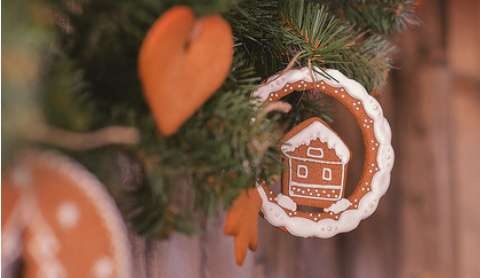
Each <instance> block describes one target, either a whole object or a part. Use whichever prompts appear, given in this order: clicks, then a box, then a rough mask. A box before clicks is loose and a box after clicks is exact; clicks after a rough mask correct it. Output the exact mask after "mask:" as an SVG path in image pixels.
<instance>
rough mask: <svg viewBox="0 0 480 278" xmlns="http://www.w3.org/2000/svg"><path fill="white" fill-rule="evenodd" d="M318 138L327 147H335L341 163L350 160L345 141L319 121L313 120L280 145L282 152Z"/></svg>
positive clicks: (292, 149)
mask: <svg viewBox="0 0 480 278" xmlns="http://www.w3.org/2000/svg"><path fill="white" fill-rule="evenodd" d="M315 139H320V141H322V142H323V143H326V144H327V146H328V148H330V149H335V152H336V153H337V156H338V157H339V158H340V160H341V161H342V163H343V164H346V163H347V162H348V161H349V160H350V151H349V150H348V148H347V146H346V145H345V143H344V142H343V141H342V140H341V139H340V138H339V137H338V135H337V134H335V132H333V131H332V130H331V129H330V128H328V127H327V126H325V125H324V124H323V123H322V122H320V121H313V122H312V123H310V125H308V126H307V127H305V128H303V129H302V130H301V131H300V132H298V133H297V134H295V135H294V136H292V137H291V138H290V139H288V140H287V141H286V142H285V143H284V144H283V145H282V147H281V149H282V151H283V152H290V151H294V150H295V149H296V148H298V147H299V146H301V145H308V144H309V143H310V142H311V141H312V140H315Z"/></svg>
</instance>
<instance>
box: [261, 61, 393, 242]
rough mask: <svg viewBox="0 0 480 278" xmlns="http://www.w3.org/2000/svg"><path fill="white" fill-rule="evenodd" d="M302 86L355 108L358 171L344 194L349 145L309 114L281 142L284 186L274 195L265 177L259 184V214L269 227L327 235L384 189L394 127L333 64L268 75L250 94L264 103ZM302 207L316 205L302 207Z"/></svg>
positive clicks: (346, 227) (347, 224) (352, 223)
mask: <svg viewBox="0 0 480 278" xmlns="http://www.w3.org/2000/svg"><path fill="white" fill-rule="evenodd" d="M304 90H311V91H313V92H318V93H322V94H325V95H327V96H330V97H333V98H334V99H336V100H337V101H338V102H340V103H341V104H342V105H344V106H345V107H346V108H347V109H348V110H349V111H350V112H351V113H352V115H353V116H354V118H355V119H356V121H357V124H358V125H359V126H360V129H361V132H362V137H363V141H364V145H365V156H364V162H363V172H362V175H361V177H360V179H359V180H358V182H357V184H356V186H355V188H354V190H353V192H352V193H351V194H350V195H349V196H344V195H345V176H346V171H347V167H348V161H349V160H350V156H351V154H350V151H349V149H348V147H347V146H346V144H345V143H344V142H343V141H342V140H341V138H340V137H339V136H338V135H337V134H336V133H335V131H333V130H332V129H331V128H330V127H329V126H328V125H327V124H326V123H325V122H323V121H322V120H321V119H320V118H317V117H313V118H310V119H307V120H305V121H304V122H302V123H300V124H299V125H297V126H295V127H294V128H293V129H292V130H291V131H289V132H288V133H287V134H286V135H285V136H284V137H283V139H282V140H281V146H280V150H281V153H282V156H283V161H284V162H283V163H284V171H283V173H282V192H281V193H279V194H277V195H276V194H275V193H273V191H272V190H271V189H270V186H269V185H268V184H267V183H265V182H264V181H259V182H258V184H257V190H258V192H259V195H260V196H261V199H262V212H263V215H264V217H265V219H266V220H267V221H268V222H270V223H271V224H272V225H274V226H276V227H280V228H282V229H284V230H286V231H288V232H289V233H291V234H292V235H295V236H300V237H320V238H328V237H331V236H334V235H336V234H338V233H342V232H348V231H351V230H353V229H354V228H356V227H357V226H358V224H359V222H360V220H362V219H364V218H366V217H368V216H370V215H371V214H372V213H373V212H374V211H375V209H376V207H377V204H378V201H379V199H380V198H381V197H382V195H383V194H384V193H385V192H386V190H387V189H388V186H389V183H390V172H391V169H392V167H393V161H394V153H393V149H392V146H391V143H390V141H391V131H390V126H389V124H388V122H387V120H386V119H385V117H384V116H383V112H382V108H381V107H380V104H379V103H378V102H377V101H376V100H375V98H373V97H372V96H370V95H369V94H368V93H367V91H366V90H365V88H364V87H363V86H362V85H361V84H359V83H358V82H356V81H355V80H352V79H349V78H347V77H346V76H344V75H343V74H342V73H341V72H339V71H337V70H330V69H329V70H325V71H320V70H319V69H318V68H313V70H310V69H309V68H306V67H305V68H301V69H293V70H288V71H287V72H284V73H282V74H281V75H276V76H273V77H271V78H270V79H269V80H267V81H266V82H265V84H263V85H262V86H260V87H259V88H257V90H255V91H254V92H253V94H252V96H253V97H255V98H257V99H259V100H260V101H261V102H264V103H269V102H274V101H278V100H280V99H281V98H283V97H285V96H287V95H289V94H290V93H292V92H295V91H304ZM299 205H302V206H310V207H316V208H320V209H321V210H317V211H313V210H310V211H304V210H300V209H298V206H299Z"/></svg>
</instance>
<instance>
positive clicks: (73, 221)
mask: <svg viewBox="0 0 480 278" xmlns="http://www.w3.org/2000/svg"><path fill="white" fill-rule="evenodd" d="M79 215H80V212H79V210H78V208H77V206H76V205H75V204H74V203H72V202H63V203H62V204H60V206H59V207H58V209H57V221H58V223H59V224H60V226H61V227H62V228H64V229H70V228H73V227H75V226H76V225H77V222H78V218H79Z"/></svg>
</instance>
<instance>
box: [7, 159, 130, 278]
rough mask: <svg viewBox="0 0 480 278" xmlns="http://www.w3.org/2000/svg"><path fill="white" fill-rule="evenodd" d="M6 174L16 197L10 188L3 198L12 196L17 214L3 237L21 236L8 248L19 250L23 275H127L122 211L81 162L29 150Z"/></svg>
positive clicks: (127, 247)
mask: <svg viewBox="0 0 480 278" xmlns="http://www.w3.org/2000/svg"><path fill="white" fill-rule="evenodd" d="M5 180H6V181H7V182H8V183H7V184H5V186H8V187H9V188H10V189H11V190H17V191H18V195H19V196H20V197H19V198H11V197H10V196H13V195H11V194H9V195H8V196H2V201H8V199H11V202H12V203H14V205H12V206H10V207H12V208H14V209H15V210H17V211H18V212H19V214H20V215H21V217H17V218H13V217H10V218H9V220H11V221H9V223H7V225H5V227H6V228H5V229H4V228H3V226H2V237H4V239H5V241H6V242H11V237H12V236H14V237H15V238H16V237H21V240H17V241H15V242H16V243H17V245H18V246H14V244H13V243H14V242H12V244H11V245H12V246H10V247H9V248H10V249H12V250H13V249H17V250H21V254H19V255H21V257H22V259H23V261H24V264H23V265H24V269H23V274H24V276H25V277H96V278H108V277H111V278H113V277H123V278H129V277H131V274H132V272H131V269H132V268H131V267H132V266H131V257H130V247H129V241H128V236H127V231H126V227H125V225H124V223H123V221H122V218H121V215H120V212H119V211H118V209H117V208H116V206H115V203H114V202H113V200H112V199H111V197H110V196H109V195H108V193H107V192H106V191H105V189H104V187H103V185H101V184H100V182H99V181H98V180H97V179H96V178H95V177H94V176H93V175H91V174H90V173H89V172H88V171H87V170H86V169H85V168H83V167H82V166H81V165H79V164H77V163H76V162H74V161H72V160H70V159H69V158H67V157H65V156H62V155H60V154H56V153H51V152H37V151H32V152H29V153H28V154H26V155H24V156H22V158H20V159H19V162H18V163H17V164H16V165H15V166H14V167H13V169H12V171H11V173H10V175H9V176H8V177H7V178H6V179H5ZM4 198H5V199H4ZM2 203H3V202H2ZM12 215H13V214H12ZM13 220H15V221H16V222H19V224H15V223H16V222H14V221H13ZM10 222H11V223H10ZM14 224H15V225H14ZM9 227H19V229H17V230H18V231H19V233H18V232H17V233H12V232H8V231H11V230H12V229H11V228H9ZM7 228H8V229H7ZM15 238H14V239H15ZM14 247H15V248H14ZM2 253H3V250H2Z"/></svg>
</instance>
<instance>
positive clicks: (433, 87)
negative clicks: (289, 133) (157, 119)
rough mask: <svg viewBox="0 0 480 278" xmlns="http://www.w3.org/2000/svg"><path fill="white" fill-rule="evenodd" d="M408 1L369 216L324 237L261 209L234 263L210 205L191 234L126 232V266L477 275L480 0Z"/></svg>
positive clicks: (155, 272)
mask: <svg viewBox="0 0 480 278" xmlns="http://www.w3.org/2000/svg"><path fill="white" fill-rule="evenodd" d="M420 2H421V6H420V8H419V10H418V12H419V15H420V17H421V19H422V21H423V23H422V25H421V26H419V27H416V28H414V29H413V30H410V31H408V32H406V33H405V34H402V35H401V36H399V37H398V38H397V39H396V40H397V42H398V44H399V46H400V51H399V53H398V59H397V61H396V65H397V67H398V70H394V71H393V72H392V73H391V82H390V87H389V88H387V89H386V90H385V92H384V93H383V94H382V95H381V96H380V97H379V98H380V100H381V102H382V103H383V105H384V108H385V111H386V114H387V117H388V118H389V120H390V122H391V124H392V128H393V138H394V139H393V144H394V148H395V151H396V156H397V159H396V165H395V167H394V171H393V176H392V183H391V187H390V189H389V191H388V192H387V195H386V196H385V197H384V198H383V199H382V200H381V202H380V206H379V208H378V210H377V212H376V213H375V214H374V215H373V216H371V217H370V218H368V219H366V220H364V221H363V222H362V223H361V224H360V226H359V227H358V228H357V229H356V230H355V231H353V232H351V233H348V234H343V235H339V236H336V237H334V238H333V239H328V240H325V239H299V238H295V237H292V236H289V235H288V234H286V233H283V232H280V231H278V230H277V229H274V228H273V227H272V226H270V225H269V224H268V223H266V222H265V221H264V220H263V219H261V220H260V241H259V247H258V250H257V252H256V253H255V254H253V253H249V255H248V257H247V260H246V263H245V264H244V266H243V267H237V266H236V265H235V264H234V258H233V250H232V248H233V244H232V242H231V239H230V238H227V237H225V236H223V234H222V225H223V223H222V221H223V220H222V219H223V217H221V216H219V217H218V218H217V219H215V220H212V221H210V222H209V223H208V224H207V232H206V233H204V234H202V235H199V236H196V237H192V238H189V237H185V236H182V235H174V236H173V237H172V238H171V239H170V240H168V241H145V240H144V239H141V238H139V237H137V236H135V235H133V234H132V235H131V241H132V247H133V253H134V260H135V272H136V273H135V274H136V275H135V277H180V278H181V277H188V278H197V277H198V278H200V277H201V278H206V277H232V278H234V277H258V278H260V277H275V278H283V277H285V278H287V277H288V278H291V277H298V278H300V277H306V278H308V277H312V278H313V277H326V278H336V277H339V278H340V277H341V278H365V277H368V278H377V277H378V278H383V277H412V278H416V277H418V278H443V277H445V278H446V277H455V278H456V277H460V278H476V277H480V263H479V261H480V205H479V202H478V199H479V197H480V181H479V178H480V1H469V0H460V1H458V0H442V1H420ZM338 118H339V117H337V119H338ZM338 126H339V127H340V128H342V130H343V134H344V135H348V134H349V132H351V130H352V129H351V125H350V123H349V122H348V121H345V122H342V121H340V123H338ZM352 138H354V140H353V142H349V144H351V145H352V150H353V151H355V150H359V151H361V142H360V141H359V137H358V138H356V137H352ZM357 153H358V152H357ZM357 174H358V173H357ZM352 175H353V176H355V172H352Z"/></svg>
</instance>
